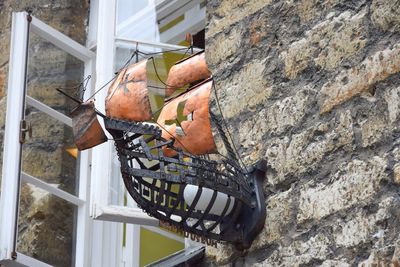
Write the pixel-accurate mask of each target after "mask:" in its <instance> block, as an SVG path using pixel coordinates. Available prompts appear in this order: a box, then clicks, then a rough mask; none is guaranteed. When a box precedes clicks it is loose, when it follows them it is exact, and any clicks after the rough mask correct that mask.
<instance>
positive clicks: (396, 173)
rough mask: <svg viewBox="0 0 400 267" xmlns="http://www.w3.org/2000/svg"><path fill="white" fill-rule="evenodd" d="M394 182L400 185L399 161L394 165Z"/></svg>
mask: <svg viewBox="0 0 400 267" xmlns="http://www.w3.org/2000/svg"><path fill="white" fill-rule="evenodd" d="M393 175H394V182H395V183H396V184H399V185H400V164H399V163H397V164H396V165H394V167H393Z"/></svg>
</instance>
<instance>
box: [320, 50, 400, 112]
mask: <svg viewBox="0 0 400 267" xmlns="http://www.w3.org/2000/svg"><path fill="white" fill-rule="evenodd" d="M399 71H400V44H396V45H394V46H393V48H387V49H385V50H383V51H379V52H376V53H375V54H374V55H372V56H369V57H368V58H366V59H365V60H364V61H363V62H362V63H361V64H360V65H358V66H357V67H353V68H352V69H349V70H345V71H342V72H341V73H340V74H339V75H338V76H337V77H336V78H335V80H333V81H331V82H328V83H326V84H324V85H323V86H322V89H321V95H322V96H323V98H324V101H323V104H322V106H321V113H325V112H328V111H331V110H332V109H333V108H334V107H335V106H337V105H339V104H342V103H343V102H345V101H347V100H349V99H351V98H353V97H354V96H357V95H359V94H361V93H362V92H365V91H367V90H368V89H369V87H370V86H372V85H373V84H375V83H377V82H379V81H382V80H384V79H386V78H387V77H389V76H390V75H392V74H395V73H397V72H399Z"/></svg>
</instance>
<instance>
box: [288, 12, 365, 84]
mask: <svg viewBox="0 0 400 267" xmlns="http://www.w3.org/2000/svg"><path fill="white" fill-rule="evenodd" d="M365 16H366V12H365V11H364V10H363V11H361V12H360V13H358V14H355V15H352V13H351V12H349V11H346V12H343V13H341V14H340V15H339V16H337V17H333V18H329V19H327V20H325V21H323V22H321V23H319V24H318V25H316V26H314V27H313V28H312V29H311V30H310V31H308V32H306V34H305V37H304V38H303V39H300V40H298V41H296V42H293V43H292V44H291V45H290V46H289V49H288V50H287V51H285V52H283V53H282V54H281V58H282V59H283V60H284V62H285V74H286V76H287V77H289V78H291V79H293V78H295V77H296V76H297V75H298V74H299V73H300V72H301V71H303V70H304V69H305V68H307V66H309V65H310V63H311V62H314V63H315V64H316V65H318V66H320V67H321V68H323V69H327V70H333V69H334V68H336V67H338V66H339V65H340V64H341V62H342V61H343V60H344V59H347V58H349V57H351V56H353V55H355V54H356V53H358V52H359V51H360V50H361V49H362V48H363V47H364V46H365V44H366V37H365V35H366V29H365V27H364V26H363V23H364V20H365Z"/></svg>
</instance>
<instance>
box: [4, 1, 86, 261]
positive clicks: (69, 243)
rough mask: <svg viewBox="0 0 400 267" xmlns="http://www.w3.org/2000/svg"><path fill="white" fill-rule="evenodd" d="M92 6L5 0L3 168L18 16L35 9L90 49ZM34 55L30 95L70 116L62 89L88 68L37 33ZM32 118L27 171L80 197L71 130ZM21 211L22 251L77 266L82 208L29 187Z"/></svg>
mask: <svg viewBox="0 0 400 267" xmlns="http://www.w3.org/2000/svg"><path fill="white" fill-rule="evenodd" d="M88 5H89V3H88V1H80V0H72V1H71V0H55V1H44V0H43V1H42V0H37V1H9V0H0V146H1V147H0V168H1V163H2V153H3V137H4V125H5V111H6V90H7V69H8V60H9V52H10V51H9V50H10V30H11V16H12V12H14V11H16V12H18V11H24V10H25V9H26V8H27V7H29V8H31V9H32V11H33V15H34V16H35V17H37V18H39V19H40V20H42V21H43V22H45V23H47V24H49V25H50V26H52V27H54V28H55V29H57V30H59V31H61V32H62V33H64V34H66V35H67V36H69V37H71V38H72V39H74V40H76V41H78V42H79V43H81V44H85V37H86V26H87V17H88ZM29 53H30V56H29V65H28V95H29V96H32V97H34V98H35V99H37V100H39V101H42V102H44V103H45V104H47V105H49V106H51V107H52V108H54V109H56V110H57V111H59V112H62V113H64V114H68V113H69V112H70V110H71V109H72V108H73V107H74V104H73V103H72V102H71V101H69V100H67V99H66V98H65V97H63V96H62V95H61V94H60V93H58V92H57V91H56V88H63V89H64V90H65V91H68V90H69V91H70V92H72V91H73V87H74V86H76V85H77V84H79V83H80V82H81V80H82V78H83V77H82V73H83V64H82V63H80V62H79V61H78V60H76V59H74V58H73V57H71V56H68V55H67V54H66V53H64V52H62V51H61V50H60V49H58V48H56V47H55V46H53V45H52V44H50V43H48V42H46V41H45V40H43V39H40V38H39V37H38V36H37V35H34V34H32V35H31V38H30V46H29ZM26 115H27V120H28V121H29V122H31V123H32V125H33V137H32V138H28V139H27V142H26V143H25V144H24V145H23V153H22V158H23V159H22V161H23V163H22V169H23V171H24V172H26V173H28V174H30V175H33V176H35V177H38V178H39V179H41V180H43V181H45V182H48V183H51V184H53V185H54V186H57V187H59V188H61V189H63V190H66V191H67V192H70V193H75V192H76V190H77V187H76V186H77V179H76V160H75V159H74V158H73V157H72V156H71V155H70V154H68V152H67V149H68V148H70V147H71V146H72V131H71V129H70V128H69V127H67V126H65V125H63V124H62V123H59V122H57V121H56V120H54V119H52V118H51V117H49V116H48V115H45V114H44V113H42V112H39V111H38V110H36V109H34V108H32V107H27V109H26ZM0 180H1V174H0ZM0 190H1V189H0ZM20 206H21V207H20V217H19V229H18V245H17V250H18V251H19V252H22V253H24V254H27V255H30V256H32V257H34V258H37V259H40V260H43V261H45V262H46V263H50V264H52V265H54V266H71V264H72V261H73V253H74V252H73V250H74V247H73V240H74V230H75V229H74V224H75V219H76V218H75V216H76V209H75V208H74V207H73V206H72V205H70V204H68V203H66V202H65V201H63V200H61V199H60V198H57V197H55V196H53V195H51V194H48V193H46V192H45V191H43V190H40V189H39V188H37V187H34V186H32V185H28V184H25V183H23V185H22V188H21V200H20Z"/></svg>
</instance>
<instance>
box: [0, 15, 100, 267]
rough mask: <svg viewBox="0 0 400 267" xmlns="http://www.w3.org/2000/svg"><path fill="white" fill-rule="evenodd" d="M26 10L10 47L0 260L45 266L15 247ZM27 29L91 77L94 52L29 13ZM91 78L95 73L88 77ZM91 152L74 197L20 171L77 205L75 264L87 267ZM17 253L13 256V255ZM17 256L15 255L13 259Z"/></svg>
mask: <svg viewBox="0 0 400 267" xmlns="http://www.w3.org/2000/svg"><path fill="white" fill-rule="evenodd" d="M28 29H29V28H28V14H27V13H26V12H15V13H13V15H12V30H11V32H12V34H11V45H10V47H11V51H10V61H9V79H8V91H7V111H6V112H7V114H6V127H5V136H4V153H3V170H2V186H1V190H2V191H1V198H0V260H6V261H9V260H13V261H14V262H17V263H20V264H24V265H27V266H32V267H42V266H43V267H48V266H50V265H48V264H46V263H43V262H41V261H38V260H36V259H34V258H32V257H29V256H26V255H23V254H22V253H19V252H15V251H14V247H13V246H14V242H15V238H16V237H15V235H14V227H15V225H16V224H17V220H18V218H17V208H18V205H17V200H18V192H19V188H20V183H19V181H20V180H19V177H18V175H19V173H20V158H21V144H20V142H19V133H20V120H21V118H22V106H23V105H24V104H25V100H24V99H25V95H24V82H25V75H26V73H25V62H26V57H27V56H28V55H27V54H26V51H27V47H26V44H27V37H28ZM30 31H31V32H33V33H35V34H37V35H38V36H40V37H42V38H43V39H45V40H47V41H49V42H51V43H52V44H54V45H55V46H57V47H58V48H60V49H61V50H63V51H65V52H67V53H68V54H70V55H72V56H74V57H76V58H77V59H79V60H81V61H82V62H84V66H85V71H84V75H85V77H86V76H87V75H89V74H90V75H92V73H93V69H94V66H95V65H94V64H95V53H93V52H92V51H90V50H89V49H87V48H86V47H84V46H82V45H80V44H79V43H77V42H75V41H73V40H72V39H70V38H69V37H67V36H66V35H64V34H62V33H60V32H58V31H57V30H55V29H53V28H52V27H50V26H48V25H47V24H45V23H43V22H42V21H40V20H39V19H37V18H35V17H32V21H31V24H30ZM92 76H93V75H92ZM93 86H94V83H93V82H91V81H89V83H88V88H91V90H88V91H89V92H87V93H88V94H89V93H90V92H91V91H93ZM26 104H27V105H31V106H34V107H35V108H37V109H39V110H40V111H42V112H44V113H46V114H48V115H50V116H51V117H53V118H55V119H57V120H58V121H60V122H62V123H65V124H67V125H69V126H71V125H72V122H71V119H70V118H69V117H67V116H65V115H63V114H61V113H59V112H57V111H55V110H53V109H52V108H50V107H48V106H46V105H45V104H43V103H41V102H39V101H37V100H35V99H33V98H31V97H29V96H26ZM90 158H91V153H90V151H83V152H81V153H80V164H79V165H80V173H79V176H80V179H79V192H78V196H75V195H72V194H70V193H67V192H65V191H63V190H60V189H58V188H55V187H52V186H49V185H48V184H47V183H45V182H43V181H41V180H39V179H37V178H35V177H32V176H30V175H28V174H25V173H23V172H21V181H26V182H28V183H30V184H33V185H35V186H37V187H39V188H41V189H43V190H45V191H47V192H49V193H51V194H54V195H56V196H58V197H60V198H62V199H64V200H66V201H68V202H69V203H72V204H74V205H75V206H76V207H77V222H76V224H77V228H76V239H75V240H76V241H75V242H76V243H75V263H74V264H75V266H89V264H90V260H91V259H90V243H89V242H90V239H91V238H90V237H91V234H90V228H91V221H90V217H89V203H88V198H89V196H90V186H89V185H90V168H89V160H90ZM14 253H16V254H15V255H14V257H13V254H14ZM15 256H16V257H15Z"/></svg>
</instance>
